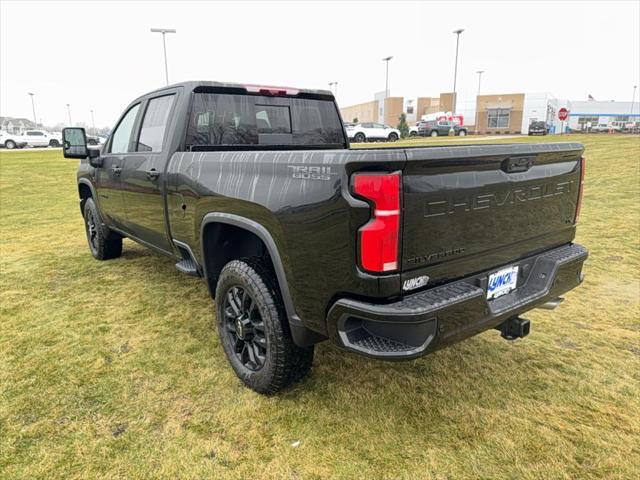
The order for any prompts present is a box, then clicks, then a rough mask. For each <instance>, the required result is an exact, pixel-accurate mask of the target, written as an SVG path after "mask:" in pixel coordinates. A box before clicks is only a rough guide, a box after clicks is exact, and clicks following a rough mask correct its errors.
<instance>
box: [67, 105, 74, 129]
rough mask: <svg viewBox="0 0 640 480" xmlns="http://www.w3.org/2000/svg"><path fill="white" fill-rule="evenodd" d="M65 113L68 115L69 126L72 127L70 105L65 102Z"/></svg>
mask: <svg viewBox="0 0 640 480" xmlns="http://www.w3.org/2000/svg"><path fill="white" fill-rule="evenodd" d="M67 115H68V116H69V126H70V127H73V122H72V121H71V105H69V104H68V103H67Z"/></svg>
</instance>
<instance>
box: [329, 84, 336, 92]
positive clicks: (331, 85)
mask: <svg viewBox="0 0 640 480" xmlns="http://www.w3.org/2000/svg"><path fill="white" fill-rule="evenodd" d="M335 84H336V82H329V91H330V92H331V93H333V86H334V85H335Z"/></svg>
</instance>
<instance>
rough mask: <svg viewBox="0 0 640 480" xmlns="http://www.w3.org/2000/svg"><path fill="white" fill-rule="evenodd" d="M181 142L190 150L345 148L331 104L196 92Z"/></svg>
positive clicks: (341, 132)
mask: <svg viewBox="0 0 640 480" xmlns="http://www.w3.org/2000/svg"><path fill="white" fill-rule="evenodd" d="M185 143H186V148H187V149H188V150H206V149H207V148H211V149H216V147H222V146H235V147H241V146H246V147H247V148H260V146H263V147H269V146H271V147H273V146H281V145H282V146H284V145H292V146H300V147H303V146H304V147H324V148H344V146H345V139H344V132H343V130H342V125H341V123H340V118H339V116H338V112H337V109H336V107H335V104H334V103H333V101H331V100H320V99H315V98H298V97H296V98H291V97H271V96H262V95H246V94H244V95H243V94H227V93H208V92H195V93H194V94H193V101H192V107H191V114H190V118H189V126H188V128H187V135H186V142H185Z"/></svg>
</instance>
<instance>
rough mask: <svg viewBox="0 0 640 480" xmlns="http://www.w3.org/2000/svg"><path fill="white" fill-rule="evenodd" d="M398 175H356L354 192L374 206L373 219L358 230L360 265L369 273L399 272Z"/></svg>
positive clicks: (399, 183) (398, 173) (399, 179)
mask: <svg viewBox="0 0 640 480" xmlns="http://www.w3.org/2000/svg"><path fill="white" fill-rule="evenodd" d="M400 185H401V177H400V172H394V173H385V174H379V173H357V174H355V175H354V176H353V190H354V192H355V193H356V194H357V195H360V196H361V197H363V198H365V199H367V200H369V201H370V202H371V203H373V212H372V218H371V220H369V222H368V223H367V224H366V225H364V226H362V227H361V228H360V230H358V234H359V246H360V266H361V267H362V268H363V269H364V270H368V271H370V272H390V271H393V270H397V269H398V246H399V243H400V241H399V237H400Z"/></svg>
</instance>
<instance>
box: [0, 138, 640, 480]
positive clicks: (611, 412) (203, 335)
mask: <svg viewBox="0 0 640 480" xmlns="http://www.w3.org/2000/svg"><path fill="white" fill-rule="evenodd" d="M570 138H571V140H578V141H583V142H584V143H585V145H586V147H587V156H588V171H587V187H586V196H585V204H584V208H583V214H582V221H581V226H580V229H579V234H578V239H577V240H578V241H579V242H581V243H583V244H584V245H586V246H587V247H588V248H589V249H590V251H591V257H590V258H589V260H588V263H587V264H586V268H585V272H586V274H587V278H586V281H585V284H584V285H583V286H582V287H581V288H579V289H578V290H576V291H575V292H572V293H570V294H568V295H567V301H566V302H565V304H563V305H562V306H561V307H560V308H558V309H557V310H556V311H554V312H552V313H550V312H545V311H534V312H531V314H530V315H528V318H530V319H531V320H532V322H533V329H532V334H531V335H530V336H529V337H528V338H527V339H525V340H522V341H516V342H514V343H507V342H505V341H503V340H501V339H500V338H499V335H498V333H497V332H495V331H490V332H486V333H484V334H482V335H480V336H477V337H475V338H472V339H470V340H468V341H466V342H463V343H461V344H458V345H456V346H454V347H452V348H448V349H445V350H443V351H439V352H436V353H435V354H432V355H430V356H427V357H424V358H421V359H418V360H415V361H412V362H408V363H382V362H376V361H370V360H367V359H364V358H360V357H357V356H354V355H351V354H348V353H344V352H342V351H340V350H339V349H337V348H336V347H334V346H332V345H330V344H323V345H320V346H319V347H318V348H317V354H316V358H315V362H314V368H313V371H312V374H311V375H310V376H309V377H308V378H307V379H305V380H304V381H302V382H301V383H299V384H298V385H296V386H295V387H293V388H291V389H289V390H287V391H286V392H284V393H283V394H282V395H279V396H277V397H273V398H266V397H262V396H259V395H257V394H255V393H253V392H251V391H249V390H247V389H246V388H243V387H242V386H241V384H240V382H239V381H238V380H237V379H236V378H235V376H234V374H233V373H232V371H231V369H230V368H229V367H228V366H227V362H226V359H225V357H224V353H223V351H222V348H221V346H220V344H219V341H218V338H217V335H216V333H215V331H214V330H213V329H212V328H211V324H212V321H213V319H214V311H213V307H212V302H211V300H210V299H209V298H208V295H207V291H206V288H205V285H204V284H203V283H202V282H201V281H198V280H195V279H191V278H189V277H185V276H183V275H181V274H180V273H178V272H177V271H176V270H175V268H174V267H173V265H172V262H171V261H170V260H168V259H165V258H161V257H158V256H156V255H155V254H153V253H151V252H150V251H148V250H146V249H145V248H143V247H140V246H138V245H136V244H134V243H132V242H129V241H127V242H125V254H124V255H123V257H122V258H120V259H118V260H114V261H109V262H97V261H95V260H93V259H92V257H91V255H90V254H89V251H88V249H87V246H86V244H85V238H84V232H83V227H82V221H81V218H80V214H79V210H78V206H77V198H76V187H75V168H76V164H75V162H72V161H69V160H65V159H63V158H62V157H61V155H60V154H59V153H58V152H52V151H47V152H36V151H26V152H16V153H8V152H2V153H0V268H1V278H0V294H1V310H0V314H1V317H0V332H1V333H0V478H3V479H4V478H7V479H15V478H29V479H31V478H109V479H112V478H256V477H263V478H278V479H280V478H296V479H297V478H304V479H307V478H330V477H331V478H407V479H409V478H410V479H414V478H443V479H444V478H456V479H458V478H526V479H539V478H554V479H558V478H567V479H569V478H580V479H585V478H608V479H609V478H619V479H631V478H638V477H640V442H639V440H638V439H639V438H640V320H639V317H640V298H639V297H640V284H639V269H640V254H639V248H640V244H639V237H640V226H639V224H640V188H639V183H640V171H639V168H640V139H639V138H638V137H637V136H635V137H631V136H629V137H609V136H592V137H576V136H573V137H570ZM549 140H553V141H555V140H559V139H558V138H557V137H556V138H553V139H548V138H545V139H522V140H518V141H549ZM467 141H473V139H469V140H467ZM427 142H428V143H430V144H431V143H433V141H432V140H431V139H428V140H427ZM295 441H300V442H301V443H300V445H299V446H298V447H292V445H291V444H292V443H293V442H295Z"/></svg>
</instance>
